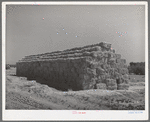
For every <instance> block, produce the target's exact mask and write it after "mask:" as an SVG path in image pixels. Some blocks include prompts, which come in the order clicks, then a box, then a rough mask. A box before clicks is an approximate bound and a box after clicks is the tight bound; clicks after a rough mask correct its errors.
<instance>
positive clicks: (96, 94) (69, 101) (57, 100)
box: [6, 68, 145, 110]
mask: <svg viewBox="0 0 150 122" xmlns="http://www.w3.org/2000/svg"><path fill="white" fill-rule="evenodd" d="M6 75H7V76H6V109H15V110H16V109H31V110H38V109H40V110H45V109H52V110H144V109H145V81H144V79H145V77H144V76H136V75H132V76H130V79H131V81H130V82H129V84H130V87H129V90H101V89H93V90H80V91H67V92H64V91H59V90H56V89H54V88H52V87H49V86H47V85H44V84H40V83H37V82H36V81H34V80H27V78H25V77H17V76H16V69H15V68H11V69H8V70H7V71H6Z"/></svg>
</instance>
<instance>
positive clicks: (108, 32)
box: [6, 5, 145, 64]
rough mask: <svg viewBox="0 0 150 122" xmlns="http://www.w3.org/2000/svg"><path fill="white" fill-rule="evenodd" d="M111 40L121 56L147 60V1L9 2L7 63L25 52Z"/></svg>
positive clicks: (127, 59) (139, 60) (55, 49)
mask: <svg viewBox="0 0 150 122" xmlns="http://www.w3.org/2000/svg"><path fill="white" fill-rule="evenodd" d="M100 42H108V43H111V44H112V48H113V49H115V50H116V53H117V54H121V56H122V59H126V61H127V64H128V63H130V62H144V61H145V6H144V5H7V6H6V63H8V64H15V63H16V62H18V61H19V60H20V59H22V58H23V57H24V56H28V55H35V54H41V53H47V52H52V51H58V50H65V49H70V48H74V47H82V46H86V45H90V44H96V43H100Z"/></svg>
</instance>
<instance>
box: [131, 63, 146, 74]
mask: <svg viewBox="0 0 150 122" xmlns="http://www.w3.org/2000/svg"><path fill="white" fill-rule="evenodd" d="M128 70H129V73H134V74H136V75H145V63H144V62H141V63H133V62H131V63H130V66H129V67H128Z"/></svg>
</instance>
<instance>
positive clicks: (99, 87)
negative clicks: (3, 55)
mask: <svg viewBox="0 0 150 122" xmlns="http://www.w3.org/2000/svg"><path fill="white" fill-rule="evenodd" d="M96 88H97V89H103V90H106V89H107V87H106V84H105V83H98V84H96Z"/></svg>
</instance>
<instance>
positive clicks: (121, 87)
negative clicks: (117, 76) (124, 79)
mask: <svg viewBox="0 0 150 122" xmlns="http://www.w3.org/2000/svg"><path fill="white" fill-rule="evenodd" d="M117 89H118V90H128V89H129V84H126V83H122V84H118V85H117Z"/></svg>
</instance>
